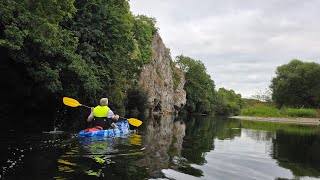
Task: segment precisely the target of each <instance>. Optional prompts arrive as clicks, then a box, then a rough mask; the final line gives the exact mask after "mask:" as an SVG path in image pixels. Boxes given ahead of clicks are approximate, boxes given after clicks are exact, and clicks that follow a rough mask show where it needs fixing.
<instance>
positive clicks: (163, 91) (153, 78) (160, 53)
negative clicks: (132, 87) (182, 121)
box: [139, 34, 186, 113]
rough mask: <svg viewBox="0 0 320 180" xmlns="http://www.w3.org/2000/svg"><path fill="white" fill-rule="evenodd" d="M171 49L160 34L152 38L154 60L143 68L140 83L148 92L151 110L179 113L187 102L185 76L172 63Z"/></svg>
mask: <svg viewBox="0 0 320 180" xmlns="http://www.w3.org/2000/svg"><path fill="white" fill-rule="evenodd" d="M170 60H171V57H170V51H169V49H168V48H166V47H165V45H164V43H163V41H162V39H161V37H160V35H159V34H156V35H154V37H153V40H152V60H151V63H150V64H147V65H144V66H143V68H142V72H141V76H140V80H139V84H140V85H141V86H142V87H143V88H144V89H145V90H146V91H147V92H148V104H149V105H150V111H151V112H157V113H166V112H168V113H173V112H175V113H177V112H178V111H179V110H180V109H181V108H182V107H183V106H184V105H185V103H186V92H185V91H184V89H183V86H184V84H185V77H184V74H183V73H182V71H181V70H180V69H179V68H176V67H174V65H172V63H171V61H170Z"/></svg>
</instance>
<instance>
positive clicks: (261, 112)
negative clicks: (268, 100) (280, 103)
mask: <svg viewBox="0 0 320 180" xmlns="http://www.w3.org/2000/svg"><path fill="white" fill-rule="evenodd" d="M241 115H242V116H258V117H307V118H312V117H319V114H318V112H317V111H316V110H314V109H304V108H299V109H295V108H281V109H277V108H276V107H273V106H253V107H248V108H244V109H242V111H241Z"/></svg>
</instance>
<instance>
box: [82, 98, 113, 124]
mask: <svg viewBox="0 0 320 180" xmlns="http://www.w3.org/2000/svg"><path fill="white" fill-rule="evenodd" d="M117 120H119V115H117V114H116V115H115V114H114V113H113V111H112V110H111V109H110V108H109V107H108V98H102V99H100V105H98V106H96V107H95V108H91V113H90V115H89V116H88V118H87V122H88V123H90V122H92V121H93V125H94V126H100V127H102V128H103V129H109V128H110V127H113V128H118V127H117V125H115V124H114V121H117Z"/></svg>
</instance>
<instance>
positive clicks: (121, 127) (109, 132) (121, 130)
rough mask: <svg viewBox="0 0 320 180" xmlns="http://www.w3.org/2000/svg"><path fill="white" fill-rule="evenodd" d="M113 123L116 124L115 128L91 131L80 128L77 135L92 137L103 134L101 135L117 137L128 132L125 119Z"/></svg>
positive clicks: (127, 124)
mask: <svg viewBox="0 0 320 180" xmlns="http://www.w3.org/2000/svg"><path fill="white" fill-rule="evenodd" d="M115 124H116V125H117V126H118V128H116V129H106V130H100V131H93V132H85V131H84V130H81V131H80V132H79V136H84V137H92V136H103V137H117V136H121V135H124V134H128V133H129V132H130V125H129V122H128V121H127V120H125V121H120V122H115Z"/></svg>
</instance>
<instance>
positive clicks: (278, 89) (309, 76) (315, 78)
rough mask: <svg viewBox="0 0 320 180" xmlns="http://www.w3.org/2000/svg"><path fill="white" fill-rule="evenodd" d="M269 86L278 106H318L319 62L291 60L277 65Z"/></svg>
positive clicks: (319, 86)
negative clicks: (274, 75)
mask: <svg viewBox="0 0 320 180" xmlns="http://www.w3.org/2000/svg"><path fill="white" fill-rule="evenodd" d="M270 88H271V89H272V92H273V93H272V99H273V101H274V102H275V103H276V105H277V106H278V107H282V106H288V107H307V108H319V107H320V64H319V63H315V62H302V61H300V60H292V61H291V62H289V63H288V64H284V65H282V66H279V67H278V68H277V70H276V77H275V78H273V79H272V82H271V85H270Z"/></svg>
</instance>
